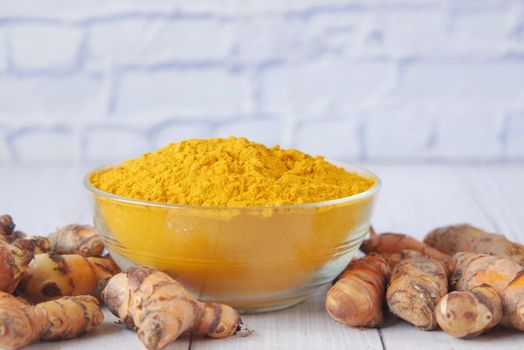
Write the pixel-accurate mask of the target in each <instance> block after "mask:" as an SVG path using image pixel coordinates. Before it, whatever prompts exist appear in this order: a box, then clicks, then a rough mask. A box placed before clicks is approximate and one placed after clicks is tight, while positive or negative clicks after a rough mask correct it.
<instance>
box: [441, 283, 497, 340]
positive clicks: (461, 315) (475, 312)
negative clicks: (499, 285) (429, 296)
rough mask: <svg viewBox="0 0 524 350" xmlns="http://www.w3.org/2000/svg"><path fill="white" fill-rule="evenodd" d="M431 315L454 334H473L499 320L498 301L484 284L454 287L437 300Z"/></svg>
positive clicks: (457, 335)
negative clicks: (460, 289)
mask: <svg viewBox="0 0 524 350" xmlns="http://www.w3.org/2000/svg"><path fill="white" fill-rule="evenodd" d="M435 315H436V318H437V322H438V324H439V326H440V328H442V330H443V331H444V332H446V333H448V334H450V335H452V336H454V337H458V338H470V337H475V336H477V335H479V334H481V333H483V332H485V331H487V330H489V329H491V328H493V327H495V326H496V325H497V324H498V323H499V322H500V320H501V319H502V301H501V300H500V297H499V295H498V293H497V291H496V290H494V289H493V288H491V287H489V286H487V285H485V286H479V287H475V288H473V289H472V290H471V291H454V292H451V293H449V294H447V295H446V296H444V297H443V298H442V299H441V300H440V302H439V303H438V305H437V308H436V309H435Z"/></svg>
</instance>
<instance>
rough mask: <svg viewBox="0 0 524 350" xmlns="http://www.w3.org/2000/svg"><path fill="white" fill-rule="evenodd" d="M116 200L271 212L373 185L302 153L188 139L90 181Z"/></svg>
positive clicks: (243, 141) (369, 180)
mask: <svg viewBox="0 0 524 350" xmlns="http://www.w3.org/2000/svg"><path fill="white" fill-rule="evenodd" d="M90 181H91V183H92V184H93V185H94V186H95V187H96V188H98V189H100V190H102V191H105V192H109V193H112V194H115V195H118V196H122V197H126V198H132V199H139V200H147V201H153V202H161V203H172V204H190V205H199V206H270V205H288V204H299V203H313V202H321V201H325V200H330V199H337V198H342V197H347V196H350V195H354V194H357V193H360V192H363V191H366V190H367V189H369V188H371V187H372V186H373V185H374V183H375V180H374V179H372V178H366V177H362V176H360V175H358V174H356V173H350V172H347V171H345V170H344V169H342V168H340V167H337V166H335V165H333V164H331V163H329V162H327V161H325V160H324V158H323V157H320V156H318V157H312V156H310V155H307V154H305V153H303V152H300V151H297V150H292V149H282V148H280V147H279V146H274V147H271V148H267V147H266V146H264V145H262V144H258V143H254V142H250V141H249V140H247V139H245V138H235V137H229V138H226V139H222V138H217V139H191V140H187V141H182V142H180V143H174V144H170V145H168V146H166V147H164V148H162V149H159V150H158V151H155V152H152V153H146V154H144V155H143V156H141V157H139V158H137V159H132V160H128V161H126V162H124V163H122V164H121V165H119V166H116V167H113V168H110V169H106V170H102V171H100V172H98V173H95V174H93V175H92V177H91V178H90Z"/></svg>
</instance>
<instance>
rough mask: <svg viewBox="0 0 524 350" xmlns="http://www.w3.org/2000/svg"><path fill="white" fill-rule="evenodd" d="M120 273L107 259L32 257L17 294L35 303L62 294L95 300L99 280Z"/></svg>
mask: <svg viewBox="0 0 524 350" xmlns="http://www.w3.org/2000/svg"><path fill="white" fill-rule="evenodd" d="M118 272H119V269H118V267H117V266H116V264H115V263H114V262H113V261H112V260H110V259H106V258H97V257H89V258H84V257H83V256H80V255H74V254H67V255H58V254H55V253H46V254H38V255H35V258H34V260H33V261H31V263H30V264H29V267H28V269H27V271H26V272H25V274H24V276H23V277H22V280H21V281H20V284H19V286H18V290H17V292H18V294H19V295H20V296H22V297H23V298H25V299H26V300H28V301H30V302H31V303H38V302H42V301H48V300H53V299H56V298H59V297H61V296H65V295H93V296H96V297H98V296H99V292H100V288H99V285H100V283H101V281H103V280H107V279H109V278H110V277H112V276H113V275H115V274H116V273H118Z"/></svg>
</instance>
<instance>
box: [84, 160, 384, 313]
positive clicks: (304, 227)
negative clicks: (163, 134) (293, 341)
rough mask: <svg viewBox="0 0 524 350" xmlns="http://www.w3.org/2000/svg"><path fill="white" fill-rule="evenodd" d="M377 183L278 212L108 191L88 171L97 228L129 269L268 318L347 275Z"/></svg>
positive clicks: (278, 208)
mask: <svg viewBox="0 0 524 350" xmlns="http://www.w3.org/2000/svg"><path fill="white" fill-rule="evenodd" d="M339 165H341V166H343V167H344V168H345V169H347V170H348V171H354V172H357V173H359V174H361V175H364V176H367V177H373V178H374V179H375V184H374V185H373V187H372V188H370V189H369V190H367V191H365V192H362V193H359V194H356V195H353V196H349V197H345V198H340V199H335V200H330V201H325V202H318V203H308V204H297V205H286V206H272V207H197V206H189V205H172V204H163V203H155V202H147V201H141V200H134V199H129V198H124V197H119V196H115V195H113V194H110V193H107V192H103V191H101V190H99V189H97V188H95V187H94V186H93V185H91V183H90V181H89V179H90V176H91V175H92V174H93V173H94V172H96V171H99V170H100V169H98V170H95V171H94V172H92V173H89V174H88V175H87V176H86V178H85V181H84V184H85V187H86V188H87V190H88V191H89V193H90V195H91V198H92V204H93V205H92V207H93V210H94V224H95V226H96V228H97V229H98V231H99V232H100V234H101V236H102V239H103V241H104V243H105V245H106V247H107V249H108V250H109V252H110V254H111V256H112V257H113V259H114V260H115V262H116V263H117V264H118V265H119V266H120V267H121V268H122V269H123V270H125V269H127V268H129V267H131V266H133V265H149V266H153V267H155V268H157V269H159V270H162V271H164V272H166V273H168V274H170V275H171V276H173V277H174V278H176V279H177V280H178V281H179V282H180V283H182V284H183V285H184V286H185V287H186V288H187V289H188V290H189V291H190V292H191V293H193V294H194V295H195V296H196V297H197V298H198V299H200V300H204V301H216V302H222V303H225V304H228V305H231V306H233V307H235V308H237V309H238V310H239V311H240V312H244V313H245V312H261V311H270V310H276V309H281V308H284V307H287V306H290V305H293V304H296V303H298V302H300V301H302V300H304V299H305V298H307V296H308V295H310V294H311V293H312V292H314V291H315V290H316V289H317V288H319V287H321V286H323V285H325V284H328V283H330V282H331V281H333V279H334V278H335V277H336V276H337V275H338V274H339V273H340V272H341V271H342V270H343V269H344V267H345V266H346V265H347V264H348V262H349V261H350V260H351V258H352V257H353V255H354V253H355V251H356V250H357V249H358V248H359V246H360V244H361V243H362V241H363V239H364V237H365V235H366V233H367V232H368V229H369V226H370V221H371V214H372V210H373V207H374V203H375V200H376V197H377V193H378V190H379V188H380V180H379V178H378V177H377V176H376V175H375V174H373V173H371V172H369V171H367V170H365V169H363V168H360V167H356V166H349V165H343V164H339Z"/></svg>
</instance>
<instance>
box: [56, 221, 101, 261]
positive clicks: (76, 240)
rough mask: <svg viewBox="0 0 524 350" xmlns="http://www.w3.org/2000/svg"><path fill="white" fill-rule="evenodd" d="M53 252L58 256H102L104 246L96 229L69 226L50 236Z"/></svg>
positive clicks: (83, 226) (84, 226)
mask: <svg viewBox="0 0 524 350" xmlns="http://www.w3.org/2000/svg"><path fill="white" fill-rule="evenodd" d="M48 238H49V241H50V242H51V247H52V250H53V251H54V252H55V253H58V254H78V255H81V256H84V257H90V256H100V255H102V252H103V251H104V244H103V243H102V240H101V239H100V237H99V236H98V233H97V231H96V230H95V228H94V227H92V226H88V225H67V226H64V227H62V228H59V229H57V230H56V231H55V232H53V233H51V234H50V235H49V237H48Z"/></svg>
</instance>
